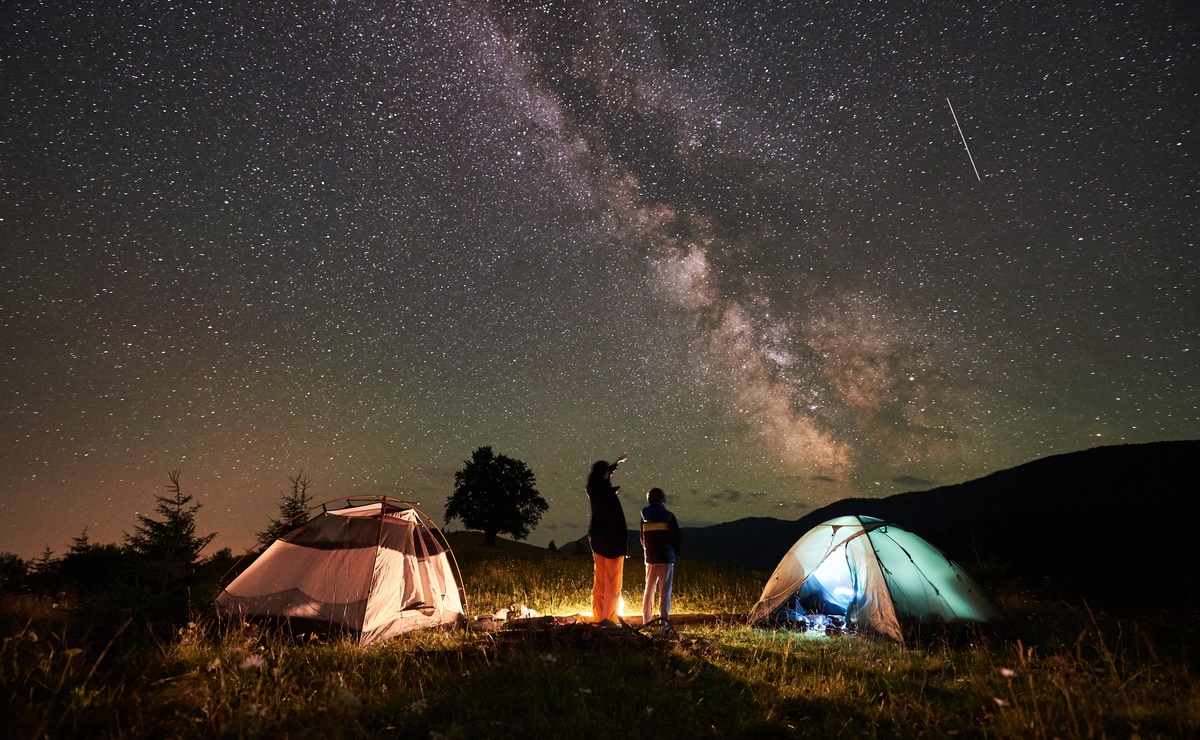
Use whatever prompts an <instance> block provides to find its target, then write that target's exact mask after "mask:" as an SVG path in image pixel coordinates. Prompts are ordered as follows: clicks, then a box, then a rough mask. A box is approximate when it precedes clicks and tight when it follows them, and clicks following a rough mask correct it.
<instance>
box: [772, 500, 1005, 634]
mask: <svg viewBox="0 0 1200 740" xmlns="http://www.w3.org/2000/svg"><path fill="white" fill-rule="evenodd" d="M820 614H825V615H838V617H839V618H841V619H844V620H845V623H846V625H847V626H849V627H852V628H853V629H856V630H858V631H861V632H870V633H874V634H877V635H881V636H884V637H888V638H891V639H894V640H897V641H900V642H903V640H904V635H905V633H909V634H912V633H919V632H922V631H927V630H930V629H933V628H935V627H941V626H945V625H949V624H955V623H973V624H979V625H994V624H997V623H999V622H1002V621H1003V619H1004V617H1003V615H1002V614H1001V612H1000V610H999V608H997V607H996V605H995V604H994V603H992V601H991V599H989V598H988V597H987V595H985V594H984V592H983V589H981V588H980V587H979V584H977V583H976V582H975V580H974V579H973V578H971V576H970V575H968V574H967V572H966V571H964V570H963V569H962V568H960V567H959V566H958V565H957V564H956V563H955V562H954V561H952V560H950V559H949V558H947V557H946V556H945V555H944V554H942V552H941V551H940V550H938V549H937V548H936V547H934V546H933V545H931V544H929V543H928V542H926V541H925V540H923V539H921V538H920V537H918V536H917V535H915V534H913V533H912V532H909V531H907V530H904V529H901V528H900V527H898V526H896V525H894V524H888V523H886V522H884V521H882V520H880V519H875V518H873V517H869V516H843V517H838V518H836V519H831V520H829V521H827V522H825V523H823V524H819V525H817V526H816V527H813V528H812V529H810V530H809V531H808V532H806V533H805V534H804V536H802V537H801V538H800V539H799V540H797V541H796V544H795V545H793V546H792V549H790V550H788V552H787V554H786V555H784V556H783V560H781V561H780V563H779V566H778V567H777V568H776V569H775V572H774V573H773V574H772V575H771V578H770V579H769V580H768V581H767V585H766V587H765V588H764V589H763V592H762V596H761V597H759V600H758V603H757V604H755V605H754V609H752V610H751V612H750V621H751V622H752V623H754V622H768V621H769V622H776V623H778V622H793V623H795V622H799V621H800V620H801V619H803V618H805V617H808V616H809V615H820Z"/></svg>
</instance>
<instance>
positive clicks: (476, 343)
mask: <svg viewBox="0 0 1200 740" xmlns="http://www.w3.org/2000/svg"><path fill="white" fill-rule="evenodd" d="M713 5H714V4H712V3H674V4H668V3H635V2H603V3H590V4H589V3H574V2H572V3H555V2H547V3H539V2H492V3H487V2H449V3H446V2H430V3H396V2H389V3H382V2H378V3H376V2H367V3H360V2H351V1H350V0H341V1H340V2H322V3H311V4H308V3H302V4H300V5H299V6H298V7H287V8H268V9H262V8H254V9H243V8H222V7H219V6H214V5H211V4H207V3H200V2H192V1H191V0H185V2H181V3H177V4H164V3H150V2H147V3H126V4H121V5H119V6H117V7H113V4H112V3H83V4H75V5H74V6H73V9H64V8H62V7H59V6H54V5H42V4H36V3H22V2H11V3H6V4H4V5H3V7H2V8H0V28H2V29H3V30H2V31H0V39H2V41H0V81H2V84H0V192H3V201H2V203H0V219H2V220H0V240H2V241H0V246H2V251H0V288H2V293H0V301H2V303H0V308H2V311H0V322H2V324H0V325H2V326H3V332H4V333H3V347H4V349H5V352H4V355H3V360H2V362H3V368H2V378H0V387H2V388H3V411H4V415H5V416H4V418H5V423H4V431H3V434H2V435H0V459H2V460H3V463H4V468H3V471H2V473H3V474H2V475H0V512H2V513H3V517H4V519H5V520H6V521H7V524H6V525H5V528H4V529H3V530H0V531H2V532H3V534H2V535H0V550H12V551H14V552H18V553H19V554H22V555H24V556H26V557H29V556H32V555H35V554H37V553H38V552H40V551H41V549H42V548H43V546H46V545H49V546H50V547H51V548H52V549H53V550H56V551H58V552H61V551H62V550H63V548H64V547H65V545H66V544H67V543H68V542H69V540H70V538H71V537H73V536H75V535H76V534H78V533H79V532H80V531H81V530H82V529H83V528H84V527H87V528H88V532H89V536H90V537H91V538H92V539H93V541H99V542H110V541H119V540H120V538H121V536H122V532H124V531H127V530H129V529H130V528H131V527H132V525H133V522H134V521H135V512H137V511H142V512H146V511H149V509H150V508H151V507H152V506H153V497H154V495H155V494H157V493H160V492H161V491H162V485H164V484H165V483H166V482H167V478H166V474H167V471H169V470H174V469H179V470H181V471H182V483H183V487H184V491H185V493H192V494H193V495H195V496H196V499H197V501H199V502H200V503H202V504H203V505H204V508H203V509H201V512H200V515H199V519H200V520H199V525H200V528H201V529H202V530H203V531H206V532H207V531H218V532H219V533H220V534H219V535H218V538H217V540H216V541H215V544H216V546H228V547H232V548H234V549H235V550H241V549H244V548H246V547H249V546H251V545H252V544H253V541H252V540H253V537H252V533H253V532H254V531H257V530H260V529H262V527H263V526H264V525H265V524H266V522H267V521H268V520H269V519H270V517H271V516H272V515H273V514H274V512H275V508H276V502H277V497H278V495H279V492H280V489H281V488H284V487H285V486H286V485H287V477H288V476H289V475H292V474H295V473H297V472H298V471H300V470H303V471H304V472H305V475H306V476H307V477H308V478H310V479H311V480H312V481H313V488H312V490H313V491H315V492H316V495H317V497H318V499H321V498H330V499H331V498H334V497H336V496H341V495H347V494H356V495H366V494H380V493H385V494H389V495H396V496H401V497H404V498H408V499H412V500H418V501H420V502H421V505H422V507H423V508H425V509H426V510H428V511H429V512H430V513H432V514H433V515H434V516H435V518H438V519H439V520H440V514H441V510H442V506H443V504H444V502H445V499H446V497H447V496H448V495H449V493H450V490H451V488H452V485H453V484H452V481H453V473H454V471H455V470H456V469H458V468H459V467H461V465H462V462H463V461H464V460H465V459H467V458H468V457H469V456H470V453H471V451H472V450H473V449H474V448H476V447H478V446H480V445H492V446H493V447H494V448H495V449H496V450H497V451H499V452H501V453H503V454H507V455H509V456H513V457H518V458H520V459H522V460H524V461H525V462H527V463H528V464H529V465H530V467H531V468H532V469H533V470H534V472H535V474H536V475H537V478H538V484H539V489H540V490H541V492H542V493H543V495H544V496H545V497H546V498H547V500H548V501H549V502H550V505H551V508H550V511H549V513H548V514H547V515H546V518H545V520H544V522H543V524H542V526H541V527H539V528H538V529H537V531H536V532H535V534H534V536H533V538H532V541H534V542H536V543H545V542H546V541H548V540H551V539H555V540H557V541H559V542H563V541H566V540H570V539H574V538H576V537H578V536H580V535H581V534H582V533H583V531H584V527H585V526H586V518H587V512H586V500H585V499H584V497H583V496H582V483H583V478H584V477H585V475H586V472H587V470H588V467H589V466H590V464H591V462H592V461H593V460H595V459H598V458H603V457H608V458H612V457H615V456H616V455H617V454H619V453H620V452H622V451H628V453H629V461H628V463H627V464H626V465H625V466H624V467H623V468H622V470H621V472H620V473H619V474H618V482H620V483H622V484H623V485H624V486H625V487H624V489H623V490H624V492H625V497H626V509H627V511H632V510H634V509H635V508H636V507H637V506H638V505H639V504H638V501H639V499H640V497H641V496H642V495H643V494H644V491H645V490H646V489H647V488H649V487H650V486H660V487H662V488H664V489H665V490H666V491H667V493H668V496H669V497H670V504H671V506H672V508H673V509H674V510H675V511H676V512H677V513H678V515H679V517H680V519H681V521H682V522H683V523H684V524H691V525H699V524H705V523H711V522H715V521H727V520H731V519H736V518H739V517H744V516H777V517H783V518H796V517H798V516H800V515H802V514H803V513H805V512H806V511H808V510H810V509H812V508H814V507H816V506H819V505H822V504H825V503H828V502H829V501H832V500H834V499H837V498H840V497H844V496H883V495H890V494H892V493H896V492H898V491H903V490H912V489H914V488H918V487H929V486H932V485H937V484H944V483H953V482H959V481H962V480H966V479H969V478H973V477H977V476H979V475H984V474H986V473H989V472H992V471H994V470H998V469H1002V468H1005V467H1010V466H1012V465H1016V464H1019V463H1022V462H1026V461H1028V460H1032V459H1035V458H1038V457H1043V456H1046V455H1052V454H1057V453H1063V452H1069V451H1073V450H1078V449H1084V448H1088V447H1092V446H1096V445H1100V444H1115V443H1123V442H1147V441H1153V440H1160V439H1179V438H1195V437H1198V436H1200V402H1198V401H1197V399H1198V398H1200V393H1198V392H1197V383H1198V381H1200V366H1198V363H1197V362H1196V359H1195V355H1194V350H1195V347H1196V344H1197V327H1198V326H1200V321H1198V319H1200V300H1198V296H1197V292H1198V291H1197V288H1198V287H1200V267H1198V261H1197V259H1196V257H1195V254H1196V251H1195V250H1196V241H1195V234H1196V233H1197V212H1198V208H1197V206H1198V204H1197V193H1198V192H1200V178H1198V176H1197V174H1198V173H1197V165H1196V162H1197V159H1196V157H1197V146H1198V144H1200V141H1198V137H1197V129H1196V123H1197V114H1196V111H1197V110H1200V73H1198V72H1197V70H1198V69H1200V67H1198V66H1197V64H1196V61H1195V60H1196V58H1197V57H1196V54H1197V50H1198V47H1200V25H1198V23H1197V21H1198V20H1200V10H1198V8H1197V6H1196V5H1195V3H1185V2H1174V3H1172V2H1151V3H1138V4H1121V3H1115V2H1102V3H1094V4H1091V5H1090V6H1089V7H1087V8H1080V9H1071V8H1065V7H1060V4H1046V5H1032V4H1021V3H987V4H985V5H984V6H982V7H971V8H966V7H963V6H961V5H954V4H947V3H941V2H929V3H912V4H904V3H850V2H828V3H796V4H791V3H766V2H764V3H738V4H733V5H730V6H729V7H713ZM950 100H952V101H953V111H951V109H950V108H949V106H948V101H950ZM956 119H957V120H956ZM976 168H977V170H978V177H977V175H976Z"/></svg>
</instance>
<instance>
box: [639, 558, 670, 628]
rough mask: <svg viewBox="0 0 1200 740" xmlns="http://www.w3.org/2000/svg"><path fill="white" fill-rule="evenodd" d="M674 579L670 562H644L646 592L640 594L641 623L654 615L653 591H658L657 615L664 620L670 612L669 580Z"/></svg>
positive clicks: (645, 622)
mask: <svg viewBox="0 0 1200 740" xmlns="http://www.w3.org/2000/svg"><path fill="white" fill-rule="evenodd" d="M674 580H675V565H674V564H672V563H646V593H645V595H644V596H642V624H647V623H648V622H649V621H650V618H651V617H653V616H654V592H655V590H657V591H658V615H659V616H660V617H662V620H663V621H664V622H666V621H667V617H668V616H669V615H670V614H671V582H672V581H674Z"/></svg>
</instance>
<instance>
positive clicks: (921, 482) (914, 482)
mask: <svg viewBox="0 0 1200 740" xmlns="http://www.w3.org/2000/svg"><path fill="white" fill-rule="evenodd" d="M892 482H893V483H899V484H900V485H902V486H934V485H937V481H935V480H925V479H924V478H918V477H916V476H913V475H902V476H900V477H899V478H893V479H892Z"/></svg>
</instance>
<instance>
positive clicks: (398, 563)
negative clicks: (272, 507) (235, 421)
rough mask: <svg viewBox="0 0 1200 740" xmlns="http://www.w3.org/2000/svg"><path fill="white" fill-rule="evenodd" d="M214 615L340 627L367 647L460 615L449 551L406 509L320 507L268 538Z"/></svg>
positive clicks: (390, 504) (383, 504)
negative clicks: (294, 525)
mask: <svg viewBox="0 0 1200 740" xmlns="http://www.w3.org/2000/svg"><path fill="white" fill-rule="evenodd" d="M217 610H218V612H219V613H221V614H223V615H229V616H242V617H248V618H267V619H272V618H273V619H281V620H286V621H287V622H288V623H289V624H290V626H291V627H292V629H293V630H296V631H302V630H320V631H345V632H349V633H350V634H353V635H354V636H356V637H357V639H358V642H359V643H360V644H363V645H366V644H369V643H372V642H375V641H376V640H381V639H384V638H387V637H392V636H394V635H398V634H400V633H402V632H408V631H410V630H415V629H422V628H426V627H436V626H438V625H442V624H451V623H454V622H457V621H458V620H460V619H462V618H463V604H462V599H461V598H460V596H459V587H458V581H457V579H455V577H454V571H453V569H452V567H451V562H450V554H449V548H448V547H447V546H446V545H444V544H442V543H441V542H439V541H438V540H437V539H436V538H435V537H434V536H433V533H432V532H431V531H430V530H429V528H428V526H427V525H426V524H425V522H424V521H422V519H421V516H420V515H419V514H418V512H417V511H416V509H415V508H413V507H411V506H409V505H406V504H403V502H394V501H391V500H381V501H376V502H374V503H370V504H366V505H361V506H349V507H346V508H342V509H336V510H331V511H323V512H322V513H321V514H319V515H317V516H316V517H314V518H313V519H311V520H309V521H308V522H306V523H305V524H303V525H302V526H300V527H299V528H297V529H295V530H294V531H292V532H289V533H288V534H286V535H284V536H283V537H281V538H280V539H278V540H276V541H275V542H274V543H273V544H272V545H271V546H270V547H269V548H267V550H266V552H264V553H263V554H262V555H261V556H260V557H259V558H258V559H257V560H255V561H254V563H252V564H251V565H250V567H249V568H247V569H246V570H245V571H244V572H243V573H242V574H241V575H239V576H238V577H237V578H235V579H234V580H233V582H231V583H230V584H229V585H228V586H226V587H225V588H224V589H223V590H222V591H221V593H220V595H218V596H217Z"/></svg>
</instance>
